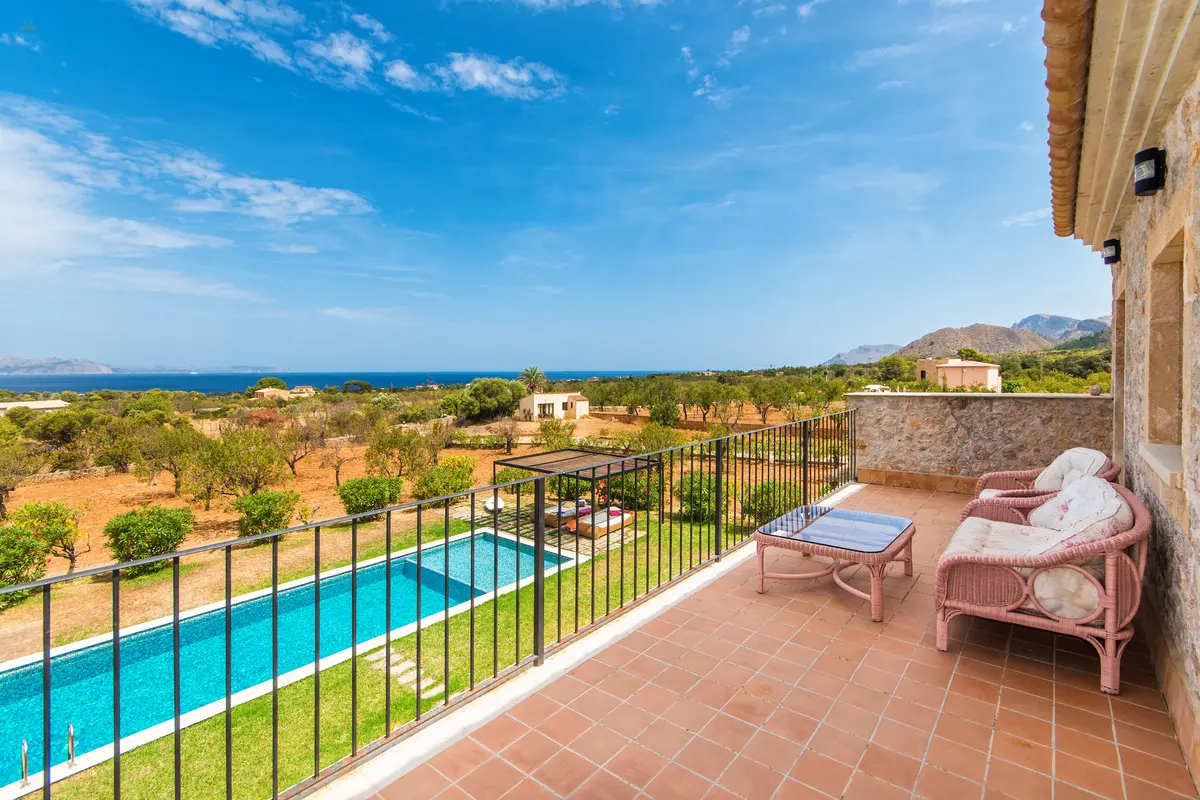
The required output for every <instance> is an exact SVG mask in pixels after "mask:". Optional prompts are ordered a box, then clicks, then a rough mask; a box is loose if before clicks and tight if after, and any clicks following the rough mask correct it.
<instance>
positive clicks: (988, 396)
mask: <svg viewBox="0 0 1200 800" xmlns="http://www.w3.org/2000/svg"><path fill="white" fill-rule="evenodd" d="M845 396H846V397H870V398H879V399H884V398H887V399H889V400H893V399H904V398H906V397H947V398H954V399H956V400H1112V395H1111V394H1032V393H1031V394H1022V393H1020V392H1005V393H1003V394H1001V393H1000V392H846V394H845Z"/></svg>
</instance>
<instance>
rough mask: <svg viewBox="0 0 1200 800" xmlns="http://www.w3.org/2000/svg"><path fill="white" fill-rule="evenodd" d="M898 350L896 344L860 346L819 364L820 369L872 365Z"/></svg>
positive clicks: (898, 347)
mask: <svg viewBox="0 0 1200 800" xmlns="http://www.w3.org/2000/svg"><path fill="white" fill-rule="evenodd" d="M899 349H900V345H898V344H862V345H859V346H858V347H856V348H854V349H853V350H847V351H846V352H844V353H838V354H837V355H836V356H834V357H833V358H831V359H829V360H828V361H826V362H825V363H823V364H821V366H822V367H829V366H833V365H834V364H874V363H875V362H876V361H878V360H879V359H881V358H883V357H884V356H890V355H891V354H892V353H894V352H896V351H897V350H899Z"/></svg>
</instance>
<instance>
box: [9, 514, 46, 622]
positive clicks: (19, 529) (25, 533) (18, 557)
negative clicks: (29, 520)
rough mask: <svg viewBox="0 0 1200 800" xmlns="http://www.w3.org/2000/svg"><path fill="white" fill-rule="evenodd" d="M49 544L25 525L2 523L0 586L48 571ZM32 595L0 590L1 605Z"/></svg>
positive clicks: (31, 579)
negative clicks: (5, 592) (3, 592)
mask: <svg viewBox="0 0 1200 800" xmlns="http://www.w3.org/2000/svg"><path fill="white" fill-rule="evenodd" d="M49 554H50V547H49V545H48V544H47V543H46V542H45V541H44V540H43V539H41V538H40V537H38V536H37V535H35V534H34V533H33V531H31V530H29V529H28V528H26V527H24V526H23V525H0V587H4V586H13V585H15V584H18V583H27V582H28V581H35V580H37V579H38V578H40V577H42V576H43V575H45V574H46V558H47V556H49ZM28 596H29V592H9V593H8V594H0V609H5V608H8V607H9V606H11V605H15V604H17V603H19V602H20V601H21V600H23V599H24V598H26V597H28Z"/></svg>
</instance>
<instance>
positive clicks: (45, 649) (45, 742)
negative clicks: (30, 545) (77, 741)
mask: <svg viewBox="0 0 1200 800" xmlns="http://www.w3.org/2000/svg"><path fill="white" fill-rule="evenodd" d="M42 797H43V798H45V800H50V586H49V585H48V584H47V585H46V586H43V587H42Z"/></svg>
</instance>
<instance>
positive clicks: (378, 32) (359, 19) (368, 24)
mask: <svg viewBox="0 0 1200 800" xmlns="http://www.w3.org/2000/svg"><path fill="white" fill-rule="evenodd" d="M350 19H351V21H353V22H354V24H355V25H357V26H358V27H360V28H362V29H363V30H365V31H368V32H370V34H371V35H372V36H374V37H375V38H376V39H378V40H379V41H380V42H383V43H384V44H387V43H388V42H390V41H391V40H392V35H391V34H390V33H388V31H387V28H385V27H383V23H382V22H380V21H379V20H377V19H375V18H374V17H372V16H371V15H370V14H351V15H350Z"/></svg>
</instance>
